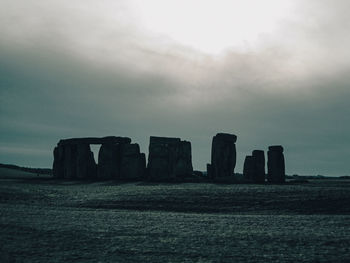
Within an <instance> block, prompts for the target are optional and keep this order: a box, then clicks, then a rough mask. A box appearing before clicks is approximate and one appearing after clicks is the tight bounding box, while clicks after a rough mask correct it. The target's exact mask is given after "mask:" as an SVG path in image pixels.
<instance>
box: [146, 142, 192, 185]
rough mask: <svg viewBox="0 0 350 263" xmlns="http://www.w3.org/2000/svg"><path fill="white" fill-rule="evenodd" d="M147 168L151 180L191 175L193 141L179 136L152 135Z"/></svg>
mask: <svg viewBox="0 0 350 263" xmlns="http://www.w3.org/2000/svg"><path fill="white" fill-rule="evenodd" d="M147 170H148V176H149V179H151V180H169V179H175V178H178V177H186V176H191V175H192V172H193V167H192V155H191V143H190V142H187V141H181V140H180V139H179V138H166V137H154V136H151V137H150V145H149V155H148V166H147Z"/></svg>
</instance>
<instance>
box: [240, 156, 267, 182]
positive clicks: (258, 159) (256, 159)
mask: <svg viewBox="0 0 350 263" xmlns="http://www.w3.org/2000/svg"><path fill="white" fill-rule="evenodd" d="M243 175H244V177H245V179H246V180H247V181H250V182H252V183H264V182H265V155H264V151H261V150H254V151H253V153H252V155H251V156H247V157H246V158H245V161H244V168H243Z"/></svg>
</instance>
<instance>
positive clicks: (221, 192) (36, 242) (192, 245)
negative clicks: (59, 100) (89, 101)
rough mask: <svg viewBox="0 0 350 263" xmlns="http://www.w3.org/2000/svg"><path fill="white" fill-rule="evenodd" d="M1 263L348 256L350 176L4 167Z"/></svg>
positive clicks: (301, 259)
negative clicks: (91, 178) (120, 178)
mask: <svg viewBox="0 0 350 263" xmlns="http://www.w3.org/2000/svg"><path fill="white" fill-rule="evenodd" d="M0 216H1V217H0V225H1V226H0V262H64V261H65V262H350V180H339V179H337V180H331V179H324V180H310V182H309V183H303V184H287V185H245V184H238V185H228V184H210V183H198V184H196V183H186V184H156V183H142V182H135V183H121V182H119V183H118V182H112V181H110V182H79V181H74V182H69V181H59V180H54V179H51V178H50V177H48V176H45V175H39V176H37V175H36V174H34V175H33V174H30V173H26V172H23V171H13V170H10V169H6V168H1V169H0Z"/></svg>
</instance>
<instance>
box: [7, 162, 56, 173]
mask: <svg viewBox="0 0 350 263" xmlns="http://www.w3.org/2000/svg"><path fill="white" fill-rule="evenodd" d="M0 168H7V169H13V170H18V171H23V172H28V173H33V174H46V175H52V169H50V168H30V167H21V166H18V165H14V164H3V163H0Z"/></svg>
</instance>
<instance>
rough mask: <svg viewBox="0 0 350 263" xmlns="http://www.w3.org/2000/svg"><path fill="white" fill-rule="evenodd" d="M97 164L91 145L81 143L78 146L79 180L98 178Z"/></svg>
mask: <svg viewBox="0 0 350 263" xmlns="http://www.w3.org/2000/svg"><path fill="white" fill-rule="evenodd" d="M96 169H97V167H96V163H95V159H94V154H93V152H92V151H91V149H90V145H89V144H85V143H80V144H78V145H77V174H76V175H77V178H78V179H94V178H96Z"/></svg>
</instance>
